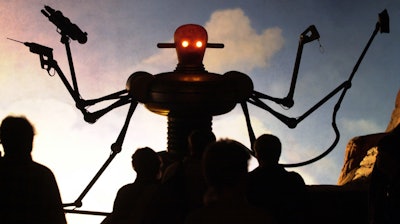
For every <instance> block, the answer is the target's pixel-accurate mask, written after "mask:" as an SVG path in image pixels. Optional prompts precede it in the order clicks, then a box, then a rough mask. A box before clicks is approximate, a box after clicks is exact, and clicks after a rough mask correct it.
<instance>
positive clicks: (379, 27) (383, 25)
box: [242, 9, 389, 167]
mask: <svg viewBox="0 0 400 224" xmlns="http://www.w3.org/2000/svg"><path fill="white" fill-rule="evenodd" d="M378 31H381V33H389V15H388V13H387V10H386V9H385V10H384V11H382V12H381V13H380V14H379V21H378V22H377V23H376V26H375V30H374V31H373V33H372V35H371V37H370V39H369V40H368V43H367V45H366V46H365V48H364V50H363V52H362V53H361V55H360V57H359V59H358V60H357V63H356V64H355V66H354V68H353V70H352V72H351V74H350V76H349V78H348V80H347V81H345V82H343V83H342V84H341V85H339V86H338V87H337V88H336V89H334V90H333V91H332V92H331V93H329V94H328V95H327V96H326V97H324V98H323V99H322V100H321V101H319V102H318V103H317V104H315V105H314V106H313V107H312V108H310V109H309V110H308V111H307V112H305V113H304V114H303V115H302V116H300V117H298V118H289V117H287V116H285V115H282V114H280V113H278V112H276V111H274V110H273V109H272V108H270V107H269V106H268V105H266V104H265V103H264V102H262V101H261V100H260V96H262V95H263V94H261V93H258V92H256V91H254V92H253V96H252V97H250V99H249V100H248V102H249V103H252V104H254V105H256V106H258V107H260V108H263V109H265V110H267V111H268V112H270V113H271V114H272V115H274V116H275V117H276V118H278V119H279V120H280V121H282V122H283V123H285V124H286V125H287V126H288V127H289V128H295V127H296V126H297V124H298V123H300V122H301V121H302V120H304V119H305V118H306V117H307V116H308V115H310V114H311V113H312V112H314V111H315V110H316V109H318V108H319V107H320V106H322V105H323V104H324V103H325V102H326V101H328V100H329V99H330V98H332V97H333V96H335V95H336V94H337V93H338V92H339V91H341V90H343V91H342V94H341V95H340V97H339V99H338V102H337V103H336V105H335V107H334V111H333V114H332V128H333V129H334V131H335V135H336V138H335V140H334V141H333V143H332V144H331V146H330V147H329V148H328V149H327V150H325V151H324V152H323V153H321V154H320V155H318V156H316V157H314V158H312V159H310V160H307V161H304V162H300V163H292V164H282V165H283V166H285V167H299V166H305V165H308V164H311V163H313V162H316V161H318V160H320V159H322V158H323V157H325V156H326V155H328V154H329V153H330V152H331V151H332V150H333V149H334V148H335V147H336V145H337V143H338V142H339V138H340V133H339V130H338V128H337V125H336V115H337V112H338V110H339V108H340V105H341V103H342V101H343V99H344V96H345V94H346V92H347V90H348V89H349V88H351V81H352V79H353V77H354V75H355V73H356V71H357V69H358V67H359V66H360V64H361V61H362V60H363V58H364V56H365V54H366V52H367V50H368V48H369V47H370V45H371V43H372V41H373V40H374V38H375V36H376V34H377V33H378ZM242 106H243V105H242ZM245 116H247V115H246V113H245ZM247 120H248V121H250V120H249V119H247V117H246V121H247ZM247 124H248V129H249V135H250V139H252V136H253V135H254V133H253V130H252V128H251V124H250V122H247Z"/></svg>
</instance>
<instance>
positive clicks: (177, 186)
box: [0, 116, 400, 224]
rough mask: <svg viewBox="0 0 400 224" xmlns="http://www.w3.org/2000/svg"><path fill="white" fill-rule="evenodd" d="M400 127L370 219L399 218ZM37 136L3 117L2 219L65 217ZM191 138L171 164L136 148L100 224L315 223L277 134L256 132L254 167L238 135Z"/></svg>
mask: <svg viewBox="0 0 400 224" xmlns="http://www.w3.org/2000/svg"><path fill="white" fill-rule="evenodd" d="M399 130H400V126H398V127H396V128H395V129H394V130H393V131H392V132H390V133H389V134H388V135H387V136H386V137H385V138H383V139H382V140H381V142H380V144H379V148H378V151H379V154H378V157H377V162H376V165H375V167H374V169H373V174H372V178H371V184H370V187H371V189H370V191H369V199H370V200H369V213H368V215H369V220H370V223H371V224H377V223H399V221H400V220H399V219H398V217H397V214H398V212H399V211H400V210H399V208H400V198H399V196H400V194H399V192H400V188H399V186H400V182H399V180H400V177H399V175H400V172H399V171H400V165H399V164H400V163H399V161H400V151H399V150H398V149H399V140H400V133H399V132H400V131H399ZM33 137H34V128H33V126H32V125H31V123H30V122H29V121H28V120H27V119H26V118H25V117H23V116H7V117H6V118H5V119H4V120H3V121H2V123H1V127H0V140H1V144H2V146H3V149H4V155H0V223H2V224H3V223H4V224H14V223H20V224H24V223H34V224H36V223H48V224H53V223H54V224H65V223H66V219H65V214H64V211H63V207H62V202H61V197H60V193H59V189H58V186H57V183H56V180H55V177H54V175H53V173H52V172H51V170H50V169H48V168H47V167H45V166H44V165H41V164H39V163H36V162H34V161H33V160H32V157H31V151H32V148H33V147H32V144H33ZM187 140H188V152H189V154H188V155H187V156H185V157H184V158H179V157H176V158H175V160H168V161H167V163H168V165H165V164H164V161H163V158H165V152H162V153H160V152H155V151H154V150H153V149H151V148H149V147H144V148H139V149H137V150H136V151H135V152H134V153H133V155H132V168H133V170H134V171H135V173H136V178H135V180H134V181H133V183H130V184H126V185H124V186H122V187H121V188H120V189H119V190H118V192H117V194H116V197H115V201H114V205H113V210H112V212H111V213H110V214H109V215H108V216H107V217H106V218H105V219H104V220H103V221H102V222H101V223H102V224H115V223H118V224H124V223H134V224H136V223H140V224H160V223H163V224H164V223H174V224H180V223H181V224H203V223H204V224H205V223H207V224H210V223H211V224H212V223H229V224H232V223H233V224H235V223H237V224H239V223H245V224H254V223H257V224H258V223H260V224H261V223H277V224H286V223H309V221H310V220H306V217H305V216H304V214H302V213H303V212H304V211H305V210H304V205H305V204H307V203H306V200H307V198H306V197H307V186H306V184H305V182H304V180H303V178H302V177H301V175H300V174H299V173H296V172H293V171H287V170H285V168H284V167H283V166H282V165H280V164H279V159H280V155H281V150H282V145H281V142H280V140H279V138H278V137H277V136H274V135H271V134H263V135H261V136H259V137H258V138H257V139H256V141H255V143H254V146H253V150H254V153H255V154H254V156H255V158H256V159H257V161H258V164H259V165H258V167H256V168H255V169H254V170H252V171H249V170H248V166H249V164H248V162H249V159H250V158H251V155H250V153H249V149H248V148H246V147H245V146H244V145H243V144H241V143H239V142H237V141H235V140H233V139H218V140H217V139H216V136H215V135H214V134H213V133H212V132H211V131H204V130H193V131H192V132H191V133H190V134H189V136H188V139H187ZM163 153H164V154H163ZM171 158H173V157H169V159H171ZM383 161H384V162H383ZM109 193H111V192H109ZM311 223H312V222H311Z"/></svg>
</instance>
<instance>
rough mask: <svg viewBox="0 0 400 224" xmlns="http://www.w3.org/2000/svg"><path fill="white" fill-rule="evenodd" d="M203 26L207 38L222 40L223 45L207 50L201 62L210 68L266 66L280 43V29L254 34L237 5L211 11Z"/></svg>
mask: <svg viewBox="0 0 400 224" xmlns="http://www.w3.org/2000/svg"><path fill="white" fill-rule="evenodd" d="M205 28H206V29H207V31H208V36H209V42H212V41H216V42H222V43H224V44H225V48H224V49H221V50H213V49H211V50H208V51H207V53H206V57H205V59H204V64H205V66H206V69H208V70H210V71H217V72H223V71H224V68H230V69H231V70H238V71H242V72H245V73H247V72H250V71H251V70H252V69H254V68H260V67H261V68H263V67H267V66H268V65H269V60H270V59H271V58H272V57H273V56H274V54H275V53H276V52H278V51H279V50H280V49H281V48H282V46H283V43H284V40H283V37H282V35H281V29H279V28H276V27H275V28H269V29H265V30H263V31H262V32H261V34H258V33H257V31H256V30H255V29H254V28H253V27H252V26H251V23H250V19H249V18H248V17H247V16H246V15H245V14H244V12H243V10H241V9H227V10H220V11H216V12H214V13H213V14H212V15H211V18H210V21H208V22H207V23H206V25H205ZM221 58H222V59H223V60H221Z"/></svg>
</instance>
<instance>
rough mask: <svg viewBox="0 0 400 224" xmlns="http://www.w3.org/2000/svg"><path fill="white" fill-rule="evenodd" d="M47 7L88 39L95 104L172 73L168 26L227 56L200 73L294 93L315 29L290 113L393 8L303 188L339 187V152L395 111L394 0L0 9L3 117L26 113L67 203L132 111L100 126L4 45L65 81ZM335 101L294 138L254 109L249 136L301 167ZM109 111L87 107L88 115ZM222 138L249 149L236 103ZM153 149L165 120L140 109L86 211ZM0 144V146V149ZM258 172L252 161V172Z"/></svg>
mask: <svg viewBox="0 0 400 224" xmlns="http://www.w3.org/2000/svg"><path fill="white" fill-rule="evenodd" d="M44 5H49V6H50V7H52V8H54V9H55V10H60V11H61V12H62V13H63V14H64V16H66V17H68V18H69V19H70V20H71V22H72V23H75V24H77V25H78V26H79V27H80V28H81V29H82V30H83V31H84V32H87V33H88V41H87V43H85V44H79V43H78V42H77V41H72V42H71V51H72V57H73V61H74V66H75V71H76V75H77V81H78V85H79V89H80V94H81V96H82V98H84V99H92V98H98V97H101V96H105V95H108V94H110V93H114V92H117V91H120V90H123V89H125V84H126V81H127V79H128V77H129V76H130V75H131V74H132V73H134V72H136V71H147V72H149V73H151V74H154V75H156V74H158V73H161V72H168V71H173V70H174V69H175V67H176V64H177V58H176V53H175V50H174V49H158V48H157V43H160V42H172V41H173V34H174V32H175V29H176V28H177V27H179V26H180V25H183V24H188V23H195V24H199V25H202V26H204V27H205V28H206V29H207V31H208V37H209V42H214V43H224V44H225V48H223V49H207V51H206V55H205V58H204V65H205V68H206V70H208V71H210V72H214V73H218V74H224V73H226V72H228V71H232V70H236V71H240V72H243V73H245V74H247V75H248V76H249V77H250V78H251V79H252V81H253V83H254V89H255V90H256V91H258V92H262V93H265V94H267V95H270V96H273V97H278V98H282V97H284V96H286V94H287V93H288V91H289V86H290V80H291V76H292V73H293V67H294V62H295V58H296V52H297V47H298V43H299V36H300V34H301V33H302V32H303V31H304V30H305V29H306V28H307V27H308V26H310V25H315V26H316V28H317V29H318V32H319V34H320V36H321V37H320V40H319V41H313V42H310V43H308V44H306V45H305V46H304V49H303V55H302V61H301V64H300V70H299V74H298V81H297V86H296V91H295V95H294V101H295V105H294V106H293V107H292V108H290V109H287V110H285V109H284V108H281V107H280V106H278V105H275V104H274V103H272V102H269V101H265V103H267V104H268V105H269V106H271V107H272V108H274V109H275V110H277V111H278V112H280V113H282V114H284V115H286V116H289V117H298V116H301V115H302V114H303V113H304V112H306V111H307V110H308V109H309V108H311V107H312V106H313V105H315V104H316V103H317V102H318V101H320V100H321V99H322V98H323V97H325V96H326V95H328V94H329V93H330V92H331V91H332V90H334V89H335V88H336V87H337V86H339V85H340V84H342V83H343V82H344V81H346V80H347V79H348V78H349V75H350V74H351V72H352V70H353V68H354V66H355V64H356V62H357V60H358V58H359V57H360V55H361V53H362V51H363V50H364V48H365V46H366V44H367V42H368V40H369V38H370V37H371V35H372V32H373V30H374V29H375V24H376V23H377V21H378V14H379V13H380V12H382V11H383V10H384V9H387V11H388V13H389V17H390V33H389V34H387V33H382V34H381V33H378V34H377V35H376V37H375V39H374V41H373V42H372V44H371V46H370V48H369V50H368V52H367V54H366V55H365V58H364V60H363V61H362V63H361V65H360V67H359V69H358V71H357V73H356V74H355V77H354V79H353V80H352V87H351V88H350V89H349V90H348V91H347V94H346V95H345V97H344V100H343V102H342V104H341V107H340V109H339V111H338V114H337V125H338V128H339V131H340V141H339V143H338V145H337V146H336V148H335V149H334V150H333V151H332V152H331V153H330V154H328V155H327V156H326V157H324V158H323V159H321V160H319V161H317V162H315V163H313V164H311V165H307V166H304V167H299V168H295V169H293V170H295V171H297V172H299V173H300V174H301V175H302V176H303V178H304V180H305V181H306V183H307V184H310V185H313V184H336V183H337V180H338V177H339V173H340V171H341V168H342V165H343V160H344V153H345V148H346V144H347V143H348V141H349V140H350V139H351V138H353V137H355V136H361V135H367V134H372V133H378V132H384V131H385V130H386V127H387V125H388V123H389V121H390V116H391V113H392V111H393V109H394V102H395V97H396V94H397V92H398V91H399V86H400V85H399V84H400V75H399V74H398V73H399V71H400V63H399V58H400V44H399V40H400V24H399V23H400V2H399V1H393V0H382V1H376V0H354V1H321V0H305V1H287V0H284V1H282V0H264V1H262V0H254V1H239V0H230V1H210V0H203V1H183V0H171V1H156V0H147V1H132V0H117V1H107V0H90V1H78V0H71V1H56V0H54V1H50V0H48V1H39V0H13V1H11V0H3V1H1V2H0V35H1V36H0V37H1V41H0V86H1V90H0V97H1V102H0V118H1V119H3V118H4V117H6V116H7V115H24V116H26V117H27V118H28V119H29V120H30V121H31V122H32V123H33V124H34V126H35V128H36V138H35V142H34V149H33V159H34V160H35V161H37V162H39V163H42V164H44V165H46V166H47V167H49V168H50V169H51V170H52V171H53V172H54V174H55V176H56V179H57V182H58V185H59V188H60V192H61V196H62V200H63V203H71V202H74V201H75V200H76V199H77V197H78V196H79V195H80V194H81V193H82V191H83V189H84V188H85V187H86V186H87V184H88V183H89V182H90V180H91V179H92V178H93V176H94V175H95V174H96V172H97V171H98V170H99V168H100V167H101V166H102V164H103V163H104V162H105V161H106V159H107V158H108V157H109V154H110V153H111V150H110V146H111V144H113V143H114V142H115V141H116V139H117V137H118V134H119V132H120V130H121V128H122V126H123V123H124V121H125V118H126V114H127V112H128V108H129V106H128V105H126V106H123V107H120V108H118V109H115V110H113V111H111V112H110V113H108V114H106V115H105V116H103V117H102V118H100V119H99V120H98V121H97V122H96V123H94V124H89V123H86V122H85V121H84V120H83V116H82V114H81V112H80V111H79V110H78V109H76V107H75V103H74V101H73V99H72V97H71V96H70V94H69V93H68V91H67V90H66V88H65V87H64V85H63V83H62V81H61V80H60V78H59V76H58V75H57V74H54V73H51V74H52V75H53V74H54V76H49V74H47V71H46V70H43V69H41V67H40V61H39V56H38V55H36V54H32V53H30V52H29V49H28V48H27V47H26V46H24V45H22V44H19V43H17V42H13V41H10V40H7V38H12V39H17V40H20V41H23V42H34V43H38V44H41V45H45V46H48V47H51V48H53V49H54V50H53V54H54V58H55V60H57V62H58V64H59V66H60V67H61V69H62V71H63V72H64V74H65V75H66V76H67V77H68V79H69V78H70V70H69V67H68V62H67V56H66V51H65V47H64V45H63V44H62V43H61V42H60V38H61V36H60V34H59V33H57V30H56V27H55V25H54V24H52V23H51V22H50V21H49V20H48V19H47V18H46V17H45V16H44V15H43V14H42V13H41V12H40V10H41V9H43V8H44ZM339 95H340V94H337V95H336V96H335V97H333V98H332V99H330V100H329V101H328V102H327V103H326V104H324V105H323V106H322V107H320V108H319V109H318V110H317V111H315V112H314V113H313V114H311V115H310V116H308V117H307V118H306V119H305V120H303V121H302V122H301V123H300V124H298V126H297V127H296V128H295V129H290V128H288V127H287V126H286V125H285V124H283V123H282V122H280V121H279V120H277V119H276V118H275V117H274V116H272V115H271V114H270V113H268V112H267V111H265V110H263V109H261V108H258V107H255V106H253V105H251V104H248V106H249V111H250V115H251V121H252V125H253V128H254V131H255V134H256V136H259V135H261V134H263V133H272V134H274V135H276V136H278V137H279V138H280V139H281V141H282V146H283V152H282V157H281V161H280V162H281V163H285V164H287V163H297V162H302V161H305V160H308V159H311V158H313V157H315V156H318V155H319V154H321V153H322V152H324V151H325V150H326V149H327V148H328V147H329V146H330V145H331V144H332V142H333V141H334V138H335V134H334V131H333V129H332V127H331V123H332V113H333V108H334V105H335V104H336V102H337V101H338V96H339ZM106 105H107V104H101V105H98V106H95V107H93V108H89V110H91V111H96V110H98V109H100V108H102V107H104V106H106ZM213 131H214V133H215V134H216V136H217V138H218V139H219V138H231V139H235V140H238V141H240V142H242V143H243V144H244V145H246V146H249V144H250V140H249V136H248V133H247V128H246V123H245V119H244V115H243V112H242V109H241V107H240V105H237V106H236V107H235V108H234V109H233V110H232V111H231V112H229V113H227V114H224V115H220V116H216V117H214V118H213ZM144 146H149V147H151V148H153V149H154V150H155V151H163V150H165V149H166V147H167V118H166V117H164V116H161V115H157V114H154V113H152V112H150V111H148V110H147V109H146V108H145V107H144V106H143V105H142V104H139V105H138V107H137V109H136V111H135V113H134V115H133V117H132V120H131V124H130V127H129V129H128V133H127V135H126V138H125V141H124V144H123V148H122V152H121V153H120V154H118V155H117V157H116V158H115V159H114V161H113V162H112V163H111V164H110V165H109V167H108V168H107V170H106V171H105V172H104V174H103V175H102V176H101V177H100V179H99V180H98V182H97V183H96V184H95V185H94V187H93V188H92V189H91V190H90V191H89V193H88V194H87V195H86V197H85V198H84V199H83V206H82V208H80V209H83V210H90V211H101V212H111V210H112V205H113V201H114V198H115V195H116V192H117V190H118V189H119V188H120V187H121V186H123V185H125V184H127V183H130V182H133V181H134V179H135V173H134V171H133V170H132V168H131V164H130V160H131V155H132V153H133V152H134V151H135V150H136V149H137V148H139V147H144ZM0 149H1V148H0ZM255 166H256V162H254V160H253V161H252V162H251V165H250V168H249V169H253V168H254V167H255ZM67 219H68V223H70V224H75V223H88V224H91V223H99V222H100V221H101V220H102V219H103V217H101V216H100V217H98V216H88V215H75V214H67Z"/></svg>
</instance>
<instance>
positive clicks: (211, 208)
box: [186, 139, 274, 224]
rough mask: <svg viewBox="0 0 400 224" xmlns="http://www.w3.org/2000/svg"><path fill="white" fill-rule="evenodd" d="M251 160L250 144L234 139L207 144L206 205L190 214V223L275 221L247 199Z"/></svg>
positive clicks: (252, 223) (187, 223) (188, 220)
mask: <svg viewBox="0 0 400 224" xmlns="http://www.w3.org/2000/svg"><path fill="white" fill-rule="evenodd" d="M249 159H250V155H249V154H248V152H247V149H246V147H245V146H243V145H242V144H240V143H239V142H237V141H234V140H227V139H226V140H219V141H217V142H215V143H212V144H210V145H209V146H208V147H207V149H206V151H205V154H204V157H203V172H204V177H205V179H206V183H207V186H208V190H207V193H206V195H205V197H204V203H205V207H203V208H200V209H198V210H196V211H194V212H192V213H190V214H189V215H188V217H187V219H186V224H197V223H198V224H203V223H204V224H214V223H215V224H216V223H218V224H221V223H222V224H224V223H226V224H228V223H229V224H255V223H260V224H261V223H263V224H268V223H274V222H273V217H272V216H270V215H269V214H268V213H267V212H265V211H264V210H262V209H258V208H255V207H253V206H251V205H250V204H249V203H248V201H247V199H246V175H247V171H248V170H247V169H248V160H249Z"/></svg>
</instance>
